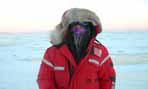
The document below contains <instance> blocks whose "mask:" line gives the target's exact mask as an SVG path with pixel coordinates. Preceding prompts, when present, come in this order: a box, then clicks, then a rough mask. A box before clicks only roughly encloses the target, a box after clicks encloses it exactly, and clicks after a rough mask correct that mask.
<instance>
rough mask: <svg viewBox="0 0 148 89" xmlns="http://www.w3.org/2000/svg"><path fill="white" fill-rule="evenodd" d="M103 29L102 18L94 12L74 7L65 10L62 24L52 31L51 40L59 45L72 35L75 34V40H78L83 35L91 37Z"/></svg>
mask: <svg viewBox="0 0 148 89" xmlns="http://www.w3.org/2000/svg"><path fill="white" fill-rule="evenodd" d="M101 31H102V28H101V23H100V20H99V18H98V17H97V15H96V14H95V13H94V12H92V11H90V10H87V9H81V8H72V9H69V10H67V11H65V12H64V14H63V16H62V20H61V22H60V24H58V25H57V26H56V28H55V30H54V31H53V32H52V35H51V42H52V43H53V44H54V45H59V44H61V43H62V42H64V41H65V40H66V39H67V37H71V36H73V40H77V41H78V40H80V39H82V37H85V38H86V37H87V39H91V38H93V37H95V36H96V35H97V34H98V33H100V32H101Z"/></svg>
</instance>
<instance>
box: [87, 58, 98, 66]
mask: <svg viewBox="0 0 148 89" xmlns="http://www.w3.org/2000/svg"><path fill="white" fill-rule="evenodd" d="M88 62H91V63H94V64H97V65H99V62H98V61H97V60H95V59H89V60H88Z"/></svg>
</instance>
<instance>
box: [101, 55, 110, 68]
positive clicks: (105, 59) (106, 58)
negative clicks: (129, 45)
mask: <svg viewBox="0 0 148 89" xmlns="http://www.w3.org/2000/svg"><path fill="white" fill-rule="evenodd" d="M109 58H110V56H109V55H107V56H106V57H105V58H104V59H103V61H102V62H101V64H100V66H101V65H103V64H104V63H105V62H106V61H107V60H108V59H109Z"/></svg>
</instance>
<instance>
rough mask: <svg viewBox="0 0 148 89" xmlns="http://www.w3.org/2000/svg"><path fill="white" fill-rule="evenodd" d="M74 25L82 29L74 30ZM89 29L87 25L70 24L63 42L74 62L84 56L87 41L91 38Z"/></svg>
mask: <svg viewBox="0 0 148 89" xmlns="http://www.w3.org/2000/svg"><path fill="white" fill-rule="evenodd" d="M76 25H80V26H82V28H80V29H78V28H77V27H76V28H75V26H76ZM91 30H92V29H91V28H90V26H89V24H88V23H83V24H82V23H79V22H75V23H72V24H70V26H69V29H68V32H67V39H66V40H65V42H66V44H67V45H68V47H69V49H70V51H71V52H72V54H73V56H74V58H75V60H76V62H77V63H78V62H79V59H81V58H82V57H84V56H85V55H86V53H87V52H86V49H87V47H88V44H89V41H90V40H91V38H92V34H91V33H92V32H91Z"/></svg>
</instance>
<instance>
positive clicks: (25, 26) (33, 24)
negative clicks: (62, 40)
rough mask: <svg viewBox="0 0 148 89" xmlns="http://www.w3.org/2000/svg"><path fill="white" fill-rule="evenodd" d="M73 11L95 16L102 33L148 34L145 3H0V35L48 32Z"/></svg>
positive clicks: (63, 0) (132, 0)
mask: <svg viewBox="0 0 148 89" xmlns="http://www.w3.org/2000/svg"><path fill="white" fill-rule="evenodd" d="M76 7H78V8H87V9H90V10H92V11H94V12H96V13H97V15H98V16H99V17H100V19H101V22H102V25H103V29H104V31H148V0H1V1H0V32H32V31H47V30H51V29H53V27H54V26H55V25H56V24H58V23H59V22H60V20H61V16H62V14H63V12H64V11H65V10H67V9H69V8H76Z"/></svg>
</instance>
